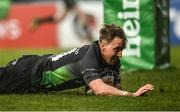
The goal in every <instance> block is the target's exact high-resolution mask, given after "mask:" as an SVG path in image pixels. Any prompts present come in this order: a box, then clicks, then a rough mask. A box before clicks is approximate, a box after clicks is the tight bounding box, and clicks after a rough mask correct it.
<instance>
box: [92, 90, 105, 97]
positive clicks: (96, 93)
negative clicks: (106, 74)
mask: <svg viewBox="0 0 180 112" xmlns="http://www.w3.org/2000/svg"><path fill="white" fill-rule="evenodd" d="M94 94H95V95H96V96H102V95H104V90H96V91H94Z"/></svg>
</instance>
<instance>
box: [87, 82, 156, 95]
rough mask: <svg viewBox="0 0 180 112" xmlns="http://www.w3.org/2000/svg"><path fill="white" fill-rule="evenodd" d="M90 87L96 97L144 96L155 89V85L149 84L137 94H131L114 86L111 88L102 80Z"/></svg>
mask: <svg viewBox="0 0 180 112" xmlns="http://www.w3.org/2000/svg"><path fill="white" fill-rule="evenodd" d="M89 87H90V88H91V89H92V91H93V92H94V94H95V95H105V96H134V97H136V96H142V95H143V94H145V93H147V92H150V91H152V90H153V89H154V87H153V85H151V84H147V85H145V86H142V87H141V88H139V89H138V90H137V91H136V92H134V93H131V92H127V91H123V90H119V89H117V88H115V87H113V86H110V85H108V84H106V83H104V82H103V80H102V79H96V80H93V81H91V82H90V83H89Z"/></svg>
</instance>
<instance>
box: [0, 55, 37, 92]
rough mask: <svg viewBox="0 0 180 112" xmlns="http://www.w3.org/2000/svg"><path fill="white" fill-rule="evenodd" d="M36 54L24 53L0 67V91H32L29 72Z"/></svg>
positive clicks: (35, 59)
mask: <svg viewBox="0 0 180 112" xmlns="http://www.w3.org/2000/svg"><path fill="white" fill-rule="evenodd" d="M38 58H39V57H38V56H36V55H24V56H22V57H20V58H18V59H16V60H14V61H11V62H10V63H8V64H7V65H6V67H1V68H0V93H1V94H2V93H27V92H33V91H34V90H33V88H32V85H31V73H32V68H33V66H34V63H35V62H36V61H37V60H38Z"/></svg>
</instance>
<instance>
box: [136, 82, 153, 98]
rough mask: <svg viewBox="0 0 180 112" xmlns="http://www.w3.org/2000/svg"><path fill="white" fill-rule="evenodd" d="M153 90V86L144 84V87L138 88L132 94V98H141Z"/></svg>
mask: <svg viewBox="0 0 180 112" xmlns="http://www.w3.org/2000/svg"><path fill="white" fill-rule="evenodd" d="M153 89H154V86H153V85H151V84H146V85H145V86H142V87H141V88H139V89H138V90H137V91H136V92H135V93H133V96H142V95H143V94H145V93H147V92H150V91H152V90H153Z"/></svg>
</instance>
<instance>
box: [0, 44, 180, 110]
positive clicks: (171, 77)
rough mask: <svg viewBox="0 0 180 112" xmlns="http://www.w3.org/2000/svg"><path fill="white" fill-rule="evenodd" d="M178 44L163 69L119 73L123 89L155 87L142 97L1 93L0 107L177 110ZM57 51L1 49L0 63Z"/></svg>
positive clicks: (68, 92)
mask: <svg viewBox="0 0 180 112" xmlns="http://www.w3.org/2000/svg"><path fill="white" fill-rule="evenodd" d="M179 49H180V47H172V48H171V67H170V68H169V69H166V70H157V69H155V70H149V71H148V70H147V71H146V70H143V71H136V72H130V73H123V74H122V87H123V89H124V90H128V91H135V90H136V89H138V87H140V86H142V85H144V84H146V83H152V84H153V85H154V86H155V90H154V91H153V92H152V93H150V94H146V95H145V96H142V97H137V98H134V97H118V96H93V95H85V94H84V90H83V88H78V89H73V90H66V91H63V92H52V93H48V94H44V93H38V94H9V95H0V110H1V111H5V110H15V111H20V110H32V111H33V110H42V111H43V110H48V111H55V110H65V111H69V110H95V111H99V110H103V111H108V110H111V111H116V110H129V111H130V110H155V111H159V110H161V111H162V110H180V52H179ZM58 52H59V51H58V50H56V49H55V50H52V49H46V50H43V49H39V50H32V49H26V50H21V49H18V50H13V49H9V50H2V49H1V50H0V65H4V64H6V63H7V62H8V61H10V60H12V59H13V58H17V57H19V56H20V55H22V54H32V53H33V54H44V53H58Z"/></svg>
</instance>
